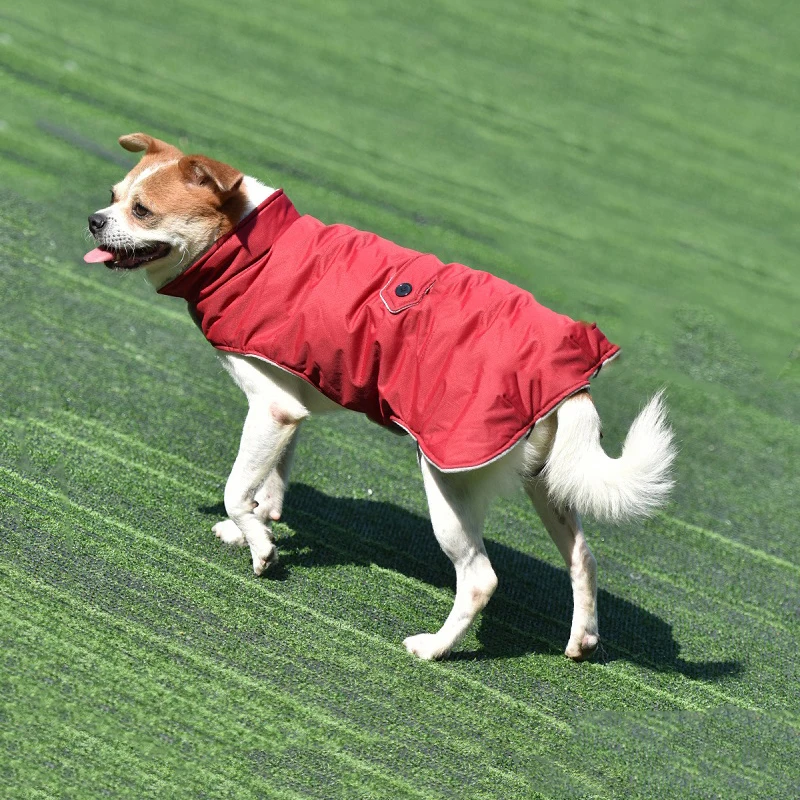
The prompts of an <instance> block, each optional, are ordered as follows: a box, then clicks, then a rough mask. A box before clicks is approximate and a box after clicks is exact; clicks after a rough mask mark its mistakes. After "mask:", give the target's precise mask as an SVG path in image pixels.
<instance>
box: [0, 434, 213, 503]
mask: <svg viewBox="0 0 800 800" xmlns="http://www.w3.org/2000/svg"><path fill="white" fill-rule="evenodd" d="M2 422H7V420H2ZM27 424H28V425H30V426H31V427H34V428H39V429H41V430H44V431H47V432H48V433H49V434H51V435H52V436H56V437H57V438H59V439H61V440H63V441H65V442H69V443H70V444H73V445H75V446H76V447H81V448H83V449H85V450H88V451H89V452H91V453H96V454H97V455H100V456H102V457H103V458H105V459H108V460H109V461H113V462H116V463H117V464H122V465H123V466H125V467H128V468H129V469H135V470H137V471H139V472H142V473H144V474H146V475H149V476H152V477H153V478H158V480H160V481H163V482H164V483H168V484H170V485H172V486H175V487H177V488H178V489H180V490H181V491H182V492H185V493H186V494H190V495H193V496H195V497H197V498H199V499H201V500H205V501H207V502H209V503H210V502H213V501H214V500H216V499H217V497H216V494H215V495H214V496H211V494H210V490H209V491H204V490H202V489H197V488H196V487H195V485H194V484H192V483H185V482H183V481H180V480H178V479H177V478H174V477H173V476H172V475H170V474H168V473H166V472H164V471H163V470H161V469H159V468H158V467H154V466H152V465H149V464H142V463H140V462H138V461H132V460H131V459H129V458H125V456H121V455H119V454H118V453H115V452H113V451H111V450H109V449H108V448H106V447H103V446H102V445H100V444H98V443H97V442H94V441H90V440H88V439H81V438H80V437H78V436H73V435H72V434H71V433H67V431H65V430H63V429H62V428H59V427H57V426H56V425H51V424H49V423H47V422H44V421H43V420H40V419H32V418H28V420H27Z"/></svg>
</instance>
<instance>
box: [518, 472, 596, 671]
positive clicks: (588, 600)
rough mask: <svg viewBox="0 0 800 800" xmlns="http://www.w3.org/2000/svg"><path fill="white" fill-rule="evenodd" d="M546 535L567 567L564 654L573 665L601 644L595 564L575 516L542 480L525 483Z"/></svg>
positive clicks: (577, 518)
mask: <svg viewBox="0 0 800 800" xmlns="http://www.w3.org/2000/svg"><path fill="white" fill-rule="evenodd" d="M525 491H526V492H527V493H528V496H529V497H530V498H531V500H532V501H533V505H534V507H535V508H536V511H537V513H538V514H539V516H540V517H541V519H542V522H543V523H544V526H545V528H547V532H548V533H549V534H550V536H551V538H552V539H553V541H554V542H555V544H556V547H558V550H559V552H560V553H561V556H562V558H563V559H564V561H565V562H566V564H567V569H568V570H569V576H570V580H571V581H572V600H573V609H572V628H571V630H570V635H569V642H568V643H567V649H566V650H565V651H564V654H565V655H566V656H568V657H569V658H572V659H575V660H576V661H583V660H584V659H586V658H589V657H591V656H592V654H593V653H594V651H595V650H596V649H597V645H598V642H599V640H600V638H599V636H598V633H597V564H596V562H595V559H594V556H593V555H592V551H591V550H590V549H589V545H588V544H587V543H586V539H585V537H584V535H583V529H582V527H581V521H580V518H579V517H578V514H577V513H576V512H575V511H573V510H572V509H570V508H565V509H562V508H558V507H556V506H555V505H554V504H553V502H552V501H551V500H550V498H549V497H548V494H547V485H546V484H545V481H544V480H543V479H542V478H539V477H537V478H533V479H531V480H528V481H526V482H525Z"/></svg>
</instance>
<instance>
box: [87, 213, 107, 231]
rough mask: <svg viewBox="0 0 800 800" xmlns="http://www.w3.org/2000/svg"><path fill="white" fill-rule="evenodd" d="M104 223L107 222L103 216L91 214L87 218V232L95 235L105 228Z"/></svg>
mask: <svg viewBox="0 0 800 800" xmlns="http://www.w3.org/2000/svg"><path fill="white" fill-rule="evenodd" d="M106 222H108V219H106V216H105V214H92V216H91V217H89V230H90V231H91V232H92V233H97V232H98V231H99V230H102V229H103V228H104V227H105V224H106Z"/></svg>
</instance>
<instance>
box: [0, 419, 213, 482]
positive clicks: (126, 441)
mask: <svg viewBox="0 0 800 800" xmlns="http://www.w3.org/2000/svg"><path fill="white" fill-rule="evenodd" d="M52 415H53V417H54V418H56V419H59V418H62V419H65V420H69V421H70V422H71V423H72V424H73V425H76V426H82V427H85V428H88V429H89V430H91V431H93V432H94V433H97V434H99V435H101V436H104V437H106V438H108V439H111V440H112V441H114V442H115V443H118V444H121V445H123V446H124V447H125V448H126V449H131V448H133V449H136V450H140V451H141V452H143V453H146V454H147V455H149V456H154V457H155V458H156V460H157V461H159V462H167V463H172V464H174V465H175V466H177V467H178V468H179V469H181V470H184V471H187V472H193V473H194V474H196V475H199V476H200V477H202V478H205V479H207V480H210V481H213V482H214V483H216V484H219V483H220V482H221V481H224V480H225V476H223V475H221V474H219V473H217V472H212V471H211V470H208V469H203V467H201V466H199V465H198V464H196V463H195V462H193V461H190V460H189V459H188V458H183V457H181V456H179V455H175V454H174V453H170V452H168V451H167V450H160V449H159V448H157V447H153V446H152V445H148V444H145V443H144V442H143V441H142V440H141V439H139V438H137V437H135V436H129V435H128V434H125V433H120V432H119V431H118V430H115V429H114V428H112V427H110V426H108V425H105V424H104V423H102V422H100V421H99V420H96V419H92V418H91V417H83V416H80V415H78V414H75V413H73V412H72V411H65V410H62V409H53V410H52ZM3 421H4V422H5V421H6V420H3Z"/></svg>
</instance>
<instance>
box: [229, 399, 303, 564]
mask: <svg viewBox="0 0 800 800" xmlns="http://www.w3.org/2000/svg"><path fill="white" fill-rule="evenodd" d="M299 422H300V420H299V419H294V418H291V417H290V416H289V415H288V414H286V412H285V411H283V410H282V409H280V408H278V406H277V404H276V403H274V402H273V403H266V402H252V401H251V403H250V409H249V411H248V413H247V418H246V419H245V423H244V428H243V430H242V441H241V445H240V446H239V454H238V455H237V456H236V461H235V462H234V464H233V469H232V470H231V474H230V476H229V478H228V481H227V483H226V485H225V510H226V511H227V512H228V516H229V517H230V520H226V521H225V522H221V523H218V524H217V525H215V526H214V532H215V533H216V535H217V536H218V537H219V538H220V539H222V540H223V541H224V542H226V543H228V544H247V545H248V546H249V548H250V553H251V555H252V557H253V571H254V572H255V574H256V575H260V574H261V573H262V572H263V571H264V570H265V569H266V567H267V566H269V565H270V564H272V563H274V562H275V561H277V555H278V554H277V550H276V549H275V545H274V544H273V541H272V531H271V529H270V528H269V527H268V525H269V519H268V512H267V513H264V511H263V509H262V513H260V514H259V513H257V511H258V509H259V505H258V500H257V497H256V496H257V493H258V492H259V490H260V489H262V487H264V486H266V482H267V478H268V476H270V475H271V473H272V471H273V469H275V468H278V467H279V465H280V463H281V458H282V456H283V454H284V452H285V450H286V448H287V446H288V445H289V443H290V442H291V440H292V438H293V437H294V434H295V432H296V430H297V426H298V424H299ZM262 517H263V518H262ZM231 522H232V523H233V524H234V525H235V529H234V528H233V527H232V526H231V524H230V523H231Z"/></svg>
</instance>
